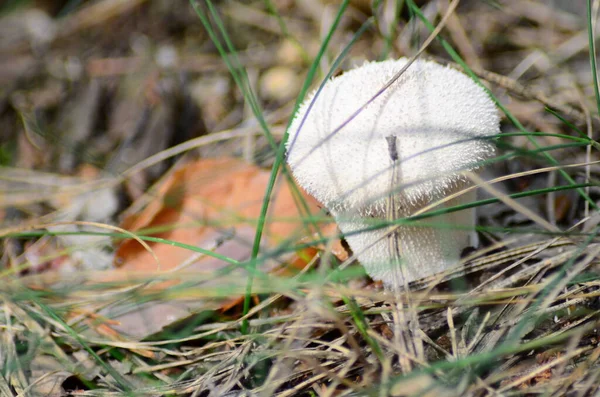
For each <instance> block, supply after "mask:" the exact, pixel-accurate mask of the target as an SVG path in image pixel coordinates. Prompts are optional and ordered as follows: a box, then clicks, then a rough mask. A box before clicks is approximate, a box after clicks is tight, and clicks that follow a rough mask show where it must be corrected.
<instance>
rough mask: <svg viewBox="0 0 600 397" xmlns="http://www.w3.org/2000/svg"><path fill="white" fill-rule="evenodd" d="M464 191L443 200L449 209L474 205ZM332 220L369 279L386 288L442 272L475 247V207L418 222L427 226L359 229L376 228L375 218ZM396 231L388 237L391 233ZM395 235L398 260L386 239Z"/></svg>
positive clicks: (339, 216)
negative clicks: (457, 195) (374, 227)
mask: <svg viewBox="0 0 600 397" xmlns="http://www.w3.org/2000/svg"><path fill="white" fill-rule="evenodd" d="M475 198H476V197H475V192H474V191H472V192H469V193H467V194H464V195H462V196H460V197H458V198H455V199H453V200H450V201H448V202H447V203H445V205H444V206H443V207H440V208H444V207H445V208H449V207H453V206H457V205H461V204H466V203H470V202H473V201H475ZM333 215H334V216H335V219H336V222H337V224H338V226H339V228H340V230H341V231H342V233H343V234H344V235H345V238H346V241H348V244H349V245H350V247H351V248H352V251H353V252H354V254H355V255H356V256H357V258H358V260H359V261H360V263H361V264H362V265H363V266H364V267H365V269H366V271H367V273H368V274H369V275H370V276H371V278H373V279H374V280H381V281H383V283H384V286H385V287H386V288H388V289H392V290H398V289H402V288H404V286H405V285H406V284H407V283H410V282H412V281H415V280H418V279H422V278H426V277H428V276H431V275H434V274H438V273H441V272H444V271H446V270H448V269H451V268H452V267H454V266H456V265H457V264H458V262H459V260H460V255H461V252H462V251H463V249H465V248H467V247H470V246H476V245H477V233H476V232H475V231H474V229H473V227H474V226H475V209H474V208H470V209H466V210H462V211H457V212H452V213H449V214H443V215H439V216H435V217H431V218H427V219H424V220H423V221H422V223H423V224H427V226H418V225H419V222H415V223H414V225H415V226H394V227H386V228H382V229H377V230H371V231H363V230H365V229H368V228H370V227H373V226H374V225H376V222H374V221H377V219H373V218H365V217H359V216H357V215H356V214H355V213H354V214H351V213H344V212H337V213H336V212H334V213H333ZM396 228H397V232H396V233H395V234H394V233H392V231H393V230H394V229H396ZM394 236H397V237H398V239H399V242H398V244H397V245H396V246H397V247H398V248H399V251H400V258H399V260H395V259H390V258H397V255H396V254H395V252H394V251H395V249H394V244H393V242H392V241H391V240H390V239H391V238H395V237H394Z"/></svg>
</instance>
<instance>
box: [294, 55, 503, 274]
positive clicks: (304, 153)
mask: <svg viewBox="0 0 600 397" xmlns="http://www.w3.org/2000/svg"><path fill="white" fill-rule="evenodd" d="M406 62H407V60H406V59H405V58H402V59H398V60H389V61H384V62H371V63H366V64H364V65H363V66H361V67H358V68H356V69H353V70H350V71H348V72H346V73H344V74H343V75H341V76H340V77H336V78H334V79H332V80H330V81H329V82H327V84H326V85H325V86H324V88H323V90H322V91H321V92H320V93H319V95H318V96H317V97H316V99H315V95H316V92H315V93H313V94H311V95H310V96H309V97H308V99H307V100H306V101H305V102H304V104H303V105H302V106H301V107H300V109H299V110H298V113H297V114H296V116H295V118H294V120H293V122H292V124H291V125H290V128H289V139H288V163H289V164H290V167H291V169H292V172H293V174H294V176H295V178H296V179H297V181H298V183H299V184H300V185H301V186H302V187H303V188H304V189H306V191H307V192H308V193H310V194H311V195H313V196H314V197H315V198H316V199H317V200H319V201H320V202H321V203H323V204H324V205H325V206H326V207H327V208H328V209H329V210H330V211H331V212H332V214H333V215H334V216H335V217H336V220H337V222H338V225H339V226H340V229H341V230H342V232H344V233H346V234H350V235H349V236H347V240H348V242H349V243H350V246H351V247H352V249H353V251H355V253H356V254H357V255H358V258H359V260H360V261H361V262H362V263H363V265H365V267H366V269H367V271H368V272H369V274H370V275H371V276H372V277H373V278H375V279H382V280H383V281H384V283H386V284H387V285H392V286H393V285H395V284H396V282H394V281H391V279H389V277H388V276H389V275H390V273H394V272H396V270H397V269H394V268H393V267H392V268H390V266H393V265H391V263H392V262H393V261H391V260H390V256H389V248H387V247H388V246H389V244H388V243H387V242H386V241H384V242H383V244H384V245H385V247H384V246H383V245H379V244H378V243H377V242H376V240H377V239H379V240H381V238H382V237H385V235H386V233H387V232H388V230H386V229H381V230H377V231H371V232H368V233H359V234H356V233H355V232H358V231H359V230H361V229H364V228H365V227H367V226H368V225H367V224H368V221H367V220H366V219H365V218H377V219H385V218H386V216H387V215H386V214H385V210H386V203H387V200H388V199H387V197H388V196H389V193H390V190H391V186H392V183H391V181H392V178H393V175H394V173H393V171H392V170H394V169H395V171H394V172H395V175H397V177H396V181H399V184H396V185H395V186H394V187H393V190H394V194H393V196H394V200H395V203H396V205H397V206H398V208H397V210H396V211H397V214H400V215H401V216H409V215H411V214H413V213H414V212H415V211H416V210H418V209H420V208H422V207H424V206H425V205H427V204H429V203H431V202H434V201H437V200H439V199H440V198H442V197H445V196H447V195H449V194H451V193H454V192H456V191H458V190H460V189H462V188H463V187H465V186H467V185H468V181H467V180H466V178H465V177H464V176H461V175H460V174H459V173H458V172H459V171H462V170H474V169H475V168H477V166H478V165H479V163H480V162H481V161H483V160H485V159H487V158H489V157H491V156H492V155H493V154H494V144H493V142H491V140H490V139H489V138H490V137H493V136H495V135H497V134H499V132H500V130H499V117H498V112H497V110H496V107H495V105H494V103H493V102H492V101H491V100H490V98H489V97H488V95H487V93H486V92H485V91H484V90H483V89H482V88H481V87H480V86H478V85H477V84H476V83H475V82H473V80H471V79H470V78H469V77H467V76H465V75H464V74H462V73H460V72H458V71H456V70H453V69H450V68H447V67H444V66H441V65H439V64H437V63H435V62H427V61H419V60H417V61H415V62H414V63H413V64H412V65H411V66H410V67H409V68H408V69H407V70H406V71H405V72H404V73H403V74H402V76H401V77H400V78H399V79H398V80H397V81H395V82H394V83H393V84H392V85H391V86H390V87H389V88H388V89H387V90H385V91H384V92H383V94H382V95H380V96H379V97H377V98H376V99H375V100H373V101H372V102H371V103H370V104H369V105H368V106H367V107H366V108H364V109H363V110H362V111H361V112H360V113H358V115H356V117H354V118H351V116H352V115H353V114H354V113H355V112H356V111H357V110H358V109H359V108H360V107H361V106H363V105H364V104H365V103H367V102H368V101H370V100H371V99H372V98H373V96H374V95H375V94H376V93H377V92H378V91H379V90H380V89H381V87H383V86H384V85H385V84H386V83H387V82H388V81H389V80H390V79H391V78H392V77H393V76H394V75H395V74H396V73H397V72H398V71H399V70H400V69H402V67H403V66H404V65H405V64H406ZM313 100H314V103H313V104H312V105H311V102H312V101H313ZM340 126H343V127H342V128H341V129H339V131H337V132H336V133H335V134H333V135H332V133H333V132H334V131H335V130H336V129H338V128H339V127H340ZM394 136H395V137H396V149H397V153H398V160H397V161H395V162H394V161H393V160H392V159H391V157H390V146H389V144H388V141H387V140H386V138H388V137H394ZM465 199H466V198H463V200H465ZM472 199H473V198H472V197H471V200H472ZM459 201H460V200H459ZM466 202H468V201H466ZM459 203H460V202H459ZM453 204H454V205H456V204H457V202H454V203H453ZM462 212H463V211H461V213H462ZM464 212H465V214H462V215H460V214H459V215H458V216H457V214H450V215H446V216H445V217H444V219H440V218H433V219H430V221H432V222H440V223H447V222H455V221H457V220H458V221H461V220H462V221H464V222H463V223H462V224H463V225H465V224H466V225H467V226H469V225H470V226H472V225H473V222H474V217H473V214H472V211H464ZM467 213H468V214H467ZM371 225H372V223H371ZM411 230H412V232H411ZM415 230H416V231H417V233H415ZM444 230H445V229H435V228H424V227H402V228H401V231H400V233H399V235H400V237H401V241H400V244H401V246H402V248H403V255H404V257H403V258H402V261H403V262H406V264H407V266H408V267H410V268H412V271H411V270H410V269H409V270H408V271H407V270H406V269H404V274H406V277H407V278H408V281H412V280H414V279H416V278H420V277H424V276H427V275H430V274H433V273H436V272H439V271H441V270H444V269H446V268H448V267H449V266H450V265H451V264H452V263H455V262H456V261H457V260H458V257H459V255H460V251H461V250H462V248H464V247H466V246H468V245H469V240H472V236H471V234H472V233H467V232H457V231H456V230H448V229H446V231H445V232H444ZM351 232H352V233H355V234H351ZM419 233H421V234H422V235H419ZM444 233H445V234H446V235H444ZM383 240H385V238H384V239H383ZM412 240H419V241H415V242H414V243H413V242H411V241H412ZM415 244H416V245H415ZM460 245H462V247H459V246H460ZM384 251H385V252H384ZM396 267H397V265H396Z"/></svg>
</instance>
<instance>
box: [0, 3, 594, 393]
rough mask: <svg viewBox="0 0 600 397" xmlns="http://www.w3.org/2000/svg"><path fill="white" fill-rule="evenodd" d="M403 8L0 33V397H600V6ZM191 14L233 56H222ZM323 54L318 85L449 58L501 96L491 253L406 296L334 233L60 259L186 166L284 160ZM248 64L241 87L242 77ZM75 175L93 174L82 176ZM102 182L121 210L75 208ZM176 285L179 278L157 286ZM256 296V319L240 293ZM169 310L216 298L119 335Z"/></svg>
mask: <svg viewBox="0 0 600 397" xmlns="http://www.w3.org/2000/svg"><path fill="white" fill-rule="evenodd" d="M16 3H18V2H16ZM167 3H168V2H167ZM410 3H411V2H406V4H405V2H398V3H397V4H403V7H402V9H401V10H400V12H399V13H397V14H394V12H395V8H394V6H393V5H394V4H396V3H395V2H392V1H390V2H381V4H380V5H379V7H378V8H377V9H376V10H374V11H373V9H372V8H371V5H370V2H367V1H360V0H357V1H353V2H350V4H349V5H348V7H347V8H345V9H344V12H343V13H341V14H339V15H341V17H340V19H339V24H337V25H336V27H335V29H330V28H331V26H332V25H333V24H334V23H336V22H335V21H336V16H337V15H338V14H337V13H338V10H340V9H341V8H339V6H338V5H335V4H332V3H329V2H325V1H308V0H298V1H272V2H249V3H243V4H242V3H237V2H223V3H219V4H215V5H214V12H212V11H211V7H209V6H208V4H209V3H205V2H195V3H194V4H196V9H197V11H198V13H199V15H196V14H195V13H194V11H193V9H192V7H191V6H190V4H188V3H187V2H185V1H180V2H177V4H176V6H175V5H174V4H170V3H169V4H166V3H162V2H143V1H137V2H122V1H111V0H103V1H98V2H96V3H94V4H95V5H88V4H87V3H85V4H84V5H83V6H82V8H80V9H79V10H77V11H74V12H67V11H68V8H66V9H63V10H65V12H64V13H65V15H64V16H63V17H62V18H60V19H59V18H58V17H57V16H56V15H57V12H58V11H59V10H57V7H58V9H60V8H61V7H63V6H65V5H64V4H63V2H52V1H47V2H42V1H40V2H39V3H35V5H36V6H37V7H39V8H40V9H44V10H45V12H46V14H44V15H46V16H48V15H50V16H52V17H51V18H50V17H49V18H50V19H48V20H49V21H50V22H49V23H50V26H53V28H52V31H54V34H53V36H52V37H49V38H48V39H43V40H42V39H40V37H37V36H35V35H27V34H23V35H20V36H19V35H17V36H11V38H10V40H9V39H6V40H4V39H0V51H1V53H2V56H1V57H0V59H1V60H0V64H1V65H0V82H1V84H0V86H1V87H3V88H2V89H0V160H1V161H2V162H3V163H2V164H3V165H4V167H3V168H2V169H1V170H0V189H2V190H1V192H2V194H1V195H0V216H2V219H3V223H2V225H1V226H0V227H1V228H0V237H2V247H3V248H2V259H1V262H0V266H2V267H0V277H2V281H1V282H0V395H1V396H3V397H4V396H17V395H18V396H30V395H31V396H37V395H51V396H60V395H77V396H123V395H129V396H142V395H143V396H146V395H147V396H162V395H190V396H244V395H246V396H255V395H256V396H270V395H276V396H343V395H372V396H385V395H393V396H409V395H412V396H435V395H444V396H499V395H507V396H508V395H548V396H563V395H568V396H587V395H595V394H596V393H597V392H598V377H599V375H600V367H599V366H598V358H599V356H600V347H599V341H598V334H597V328H598V321H599V314H600V304H599V302H600V301H599V299H600V298H599V296H600V288H599V286H600V276H599V275H600V270H599V267H598V266H599V261H598V256H599V254H600V245H599V242H598V237H597V234H598V232H600V229H599V221H600V218H599V217H598V211H597V210H598V208H597V205H598V204H597V202H598V198H599V197H600V190H598V183H597V180H598V179H597V178H598V175H599V173H600V167H598V161H600V158H599V157H598V154H597V149H598V147H599V146H598V144H597V142H596V141H595V139H596V137H597V134H596V129H597V127H598V112H597V106H596V103H597V101H596V98H595V88H594V84H595V82H594V80H593V78H592V74H591V73H590V66H589V65H590V61H589V51H590V47H591V46H590V44H589V42H588V40H587V37H588V33H587V29H588V24H587V21H588V18H587V17H586V15H585V12H586V9H585V7H584V6H583V5H581V6H580V5H579V2H567V1H562V0H555V1H554V2H552V3H553V4H552V5H549V4H548V2H545V1H533V0H531V1H530V0H527V1H523V0H506V1H499V2H478V1H463V2H460V4H458V2H457V1H454V2H447V1H420V2H418V4H419V6H420V7H421V10H422V11H423V14H424V16H425V17H426V18H427V19H428V20H429V21H431V22H432V24H433V27H437V28H438V29H437V30H433V29H429V28H427V26H426V25H425V24H424V23H423V21H421V20H420V19H419V17H418V16H416V15H415V14H414V12H412V11H409V9H410V8H411V6H410ZM598 3H599V2H597V1H596V2H593V4H592V12H593V13H596V12H597V8H598ZM211 4H212V3H211ZM456 5H458V7H457V8H456V10H454V11H453V10H452V7H453V6H456ZM274 10H277V13H275V12H274ZM594 15H596V14H594ZM38 16H39V15H38ZM13 17H14V20H15V21H16V22H14V23H17V25H14V26H26V24H27V23H29V22H31V21H32V20H33V21H36V20H35V19H32V18H35V16H32V14H26V13H24V14H18V13H16V11H10V12H8V13H6V14H5V15H4V16H3V18H13ZM199 17H205V18H206V21H208V24H209V26H211V29H212V30H209V31H210V32H211V33H213V34H214V35H215V36H216V37H217V41H218V42H219V43H222V44H223V45H226V40H225V37H224V36H223V32H225V33H226V34H227V37H228V38H229V39H230V40H231V44H232V45H233V47H235V49H236V51H237V52H236V53H234V54H232V53H230V52H228V55H227V56H222V55H219V52H218V50H217V48H216V46H215V42H214V40H213V39H214V37H213V38H211V37H210V35H209V34H208V31H207V30H205V29H203V28H201V26H202V24H201V22H200V18H199ZM217 17H218V18H221V19H222V21H223V28H224V29H223V31H220V28H219V19H218V18H217ZM592 20H593V21H594V23H595V19H594V18H592ZM4 21H6V20H4ZM37 21H38V23H39V20H37ZM18 23H21V24H25V25H18ZM0 25H2V22H0ZM5 26H7V25H5ZM363 28H364V32H363V34H362V35H360V36H355V35H356V33H357V32H359V31H360V30H361V29H363ZM1 29H2V28H1V27H0V31H1ZM13 31H14V30H13ZM17 31H18V29H17ZM432 31H433V33H432ZM0 35H1V34H0ZM5 37H8V36H5ZM428 38H430V39H428ZM440 38H442V39H444V40H446V42H445V43H446V44H444V42H442V41H440V40H439V39H440ZM353 39H354V41H353V42H352V45H351V46H349V47H347V45H348V44H349V43H350V42H351V41H352V40H353ZM326 41H329V45H328V46H327V48H326V50H325V52H324V56H323V58H322V59H321V60H320V62H319V63H318V68H317V76H316V77H315V82H314V84H313V86H315V84H317V83H318V82H319V81H320V80H321V79H322V78H324V76H326V75H327V73H329V72H330V71H331V70H332V68H333V69H334V72H336V73H337V72H338V71H339V70H341V69H346V68H348V67H350V66H352V65H355V64H359V63H360V62H361V61H362V60H366V59H381V58H386V57H399V56H409V57H410V56H415V55H417V54H418V53H419V51H420V50H422V51H423V55H422V56H426V57H432V58H434V59H436V60H438V61H439V62H442V63H448V64H450V65H451V66H453V67H457V68H459V69H461V70H464V65H461V62H457V59H453V58H452V56H451V55H452V54H451V53H449V52H448V48H450V49H454V50H455V51H456V53H457V54H458V55H459V56H460V58H461V59H462V60H464V64H466V65H467V66H468V68H469V69H470V70H471V71H472V72H473V75H474V76H477V77H478V78H479V79H481V81H482V83H484V84H485V85H486V87H488V88H489V89H490V90H491V92H492V93H493V95H494V96H495V97H496V98H497V99H498V101H499V104H500V105H502V106H503V107H504V110H505V114H504V118H503V124H502V131H503V133H504V135H503V136H502V137H500V138H499V140H498V146H499V148H500V150H499V156H498V158H497V159H495V161H494V162H492V163H491V164H489V165H488V166H487V167H486V168H485V171H484V173H483V179H481V178H480V177H478V176H476V175H472V178H473V180H474V182H475V184H476V185H477V186H478V187H477V188H478V189H479V191H480V193H481V194H480V195H481V200H480V201H479V202H478V203H477V205H478V224H479V226H478V231H479V233H480V236H481V239H482V246H481V247H480V248H479V249H478V250H477V251H474V252H473V253H470V254H469V255H467V256H465V257H464V258H463V260H462V262H461V264H460V266H458V267H457V268H456V269H454V270H452V271H450V272H447V273H446V274H441V275H436V276H434V277H431V278H430V279H427V280H420V281H418V282H415V283H413V284H412V285H411V289H410V291H405V292H403V293H398V294H395V295H394V294H390V293H386V292H383V291H382V290H381V288H380V287H379V286H378V285H377V284H374V283H372V282H369V281H368V280H367V279H366V277H364V275H362V273H361V270H360V267H359V265H358V264H357V263H356V262H355V261H354V260H353V258H352V257H350V258H349V259H347V260H345V261H344V260H340V259H339V258H340V256H339V255H338V256H336V253H335V252H333V248H332V246H333V244H334V243H335V239H330V240H326V241H314V242H312V241H308V242H307V240H303V241H302V242H297V241H291V242H289V244H288V243H282V244H280V245H279V246H276V247H271V248H269V249H263V250H261V251H260V252H258V255H256V256H254V257H253V255H252V254H251V252H248V253H247V255H246V256H245V257H244V258H243V259H242V260H239V261H237V262H234V263H235V264H232V265H231V268H227V270H226V271H213V272H209V271H207V272H193V271H186V269H181V270H179V271H173V272H167V273H163V274H161V275H148V274H136V275H134V276H132V275H125V274H124V273H107V271H106V270H103V268H102V267H101V266H100V265H96V263H100V264H105V262H102V261H101V260H100V259H99V258H101V257H102V255H103V254H101V253H98V254H97V256H96V257H94V258H95V260H96V259H97V262H96V261H94V263H83V264H82V263H81V262H79V263H78V264H77V265H72V266H73V268H72V269H71V268H68V267H65V266H64V265H62V267H61V263H62V262H61V263H58V264H57V262H60V261H64V260H65V259H64V258H72V257H74V255H73V253H74V252H76V251H77V250H78V249H79V248H80V247H79V248H77V247H75V246H73V245H69V244H66V243H65V241H66V240H65V238H66V237H67V236H69V235H71V234H74V235H75V236H76V237H77V236H79V237H86V236H90V235H94V236H96V237H98V238H103V239H104V240H93V241H91V242H90V241H88V240H85V241H84V240H78V242H77V243H76V244H89V245H90V246H93V247H97V244H100V245H102V244H104V245H106V246H108V247H110V248H111V249H112V248H114V246H115V245H116V243H117V242H118V241H120V239H122V238H126V237H131V235H130V234H128V233H129V232H128V231H123V230H119V229H118V228H116V227H115V225H116V224H118V222H117V221H118V220H119V219H120V217H121V216H124V215H129V214H134V213H137V212H139V211H140V210H141V208H142V207H144V206H145V205H146V204H147V203H148V202H150V201H152V200H153V199H154V198H155V195H154V192H155V191H156V190H155V189H154V188H153V187H152V186H153V183H154V182H156V181H157V180H160V179H161V178H165V177H166V176H168V175H169V173H170V172H171V170H172V166H173V165H179V164H181V163H182V162H184V161H185V160H186V159H189V158H190V157H192V156H200V157H219V156H226V155H235V156H238V157H243V158H244V159H246V161H248V162H253V163H257V164H260V165H261V166H263V167H265V168H269V167H271V166H272V165H273V163H274V162H275V164H277V163H278V161H280V160H281V152H279V155H278V154H277V153H278V152H277V148H278V145H279V144H280V142H281V139H282V137H283V136H284V131H285V128H286V124H287V122H288V120H289V117H290V116H291V114H292V112H293V109H294V105H293V104H294V102H295V100H296V98H297V97H298V95H300V94H301V92H302V90H301V82H302V81H303V78H304V77H305V76H306V75H307V73H308V70H309V68H310V65H311V62H312V61H313V60H314V59H315V58H316V57H317V55H318V50H319V47H320V46H321V45H322V44H323V43H324V42H326ZM445 46H446V47H445ZM344 49H347V54H346V56H345V57H344V58H343V60H342V62H341V63H340V65H339V68H337V69H336V68H334V66H335V59H336V57H337V56H338V55H339V54H340V53H342V51H343V50H344ZM173 51H174V53H175V55H176V56H173ZM228 62H233V68H229V69H228V65H227V63H228ZM238 66H241V67H243V68H244V70H245V73H239V74H238V75H237V79H238V80H239V81H238V83H239V82H240V81H241V83H242V87H243V89H240V88H239V87H237V86H236V81H234V80H235V78H233V77H232V75H231V74H230V72H231V71H232V70H233V72H234V75H235V73H238V72H239V71H240V70H241V69H239V68H238ZM250 92H253V93H255V95H256V98H255V100H256V103H252V101H251V99H252V98H251V95H250ZM546 109H550V111H549V110H546ZM257 116H259V117H257ZM260 118H263V119H264V120H265V122H264V124H261V123H260V122H257V119H259V120H260ZM131 131H136V132H135V133H131ZM267 132H268V133H267ZM528 132H542V134H537V135H536V134H528ZM577 139H578V140H577ZM272 145H274V147H273V146H272ZM544 149H545V150H544ZM182 154H183V157H177V156H181V155H182ZM82 164H94V165H95V166H97V167H98V168H99V169H100V170H101V171H102V173H101V174H100V176H101V177H98V178H93V179H91V180H90V179H86V178H85V175H83V176H82V174H81V173H79V172H78V171H77V170H78V167H80V166H81V165H82ZM165 175H166V176H165ZM271 187H272V186H271ZM90 191H93V192H100V191H102V192H106V191H108V192H113V193H114V192H118V193H119V195H120V201H118V202H117V204H115V205H116V207H115V209H114V213H111V214H108V216H106V219H103V220H98V222H94V221H95V219H86V218H85V217H84V218H83V219H82V217H81V213H79V214H78V215H76V216H71V215H69V214H70V212H69V208H71V207H70V205H71V203H73V202H77V200H78V198H80V197H83V196H85V195H86V194H88V193H89V192H90ZM86 197H87V196H86ZM449 199H450V198H449ZM125 204H133V205H132V206H131V207H129V208H127V207H126V205H125ZM438 204H439V203H438ZM435 209H436V208H435V206H432V207H431V208H427V209H425V210H424V211H422V212H423V213H424V214H425V215H427V214H428V213H429V214H431V211H434V210H435ZM415 215H423V214H415ZM253 225H254V227H256V228H257V229H260V226H256V225H260V219H259V220H255V222H254V224H253ZM67 226H69V227H72V228H70V229H66V228H65V227H67ZM90 226H101V227H102V229H99V228H96V229H93V230H92V229H85V228H84V227H90ZM90 230H91V231H90ZM138 237H139V238H142V239H144V238H145V236H143V235H142V236H138ZM61 239H62V240H61ZM82 241H83V242H82ZM144 244H145V243H144ZM299 244H304V245H309V246H313V247H317V248H318V249H319V253H318V255H317V256H315V257H313V258H309V259H308V260H307V261H306V262H305V266H304V268H303V269H302V270H301V271H299V272H298V273H297V274H295V275H294V276H284V275H283V274H279V273H263V272H260V271H258V270H257V271H252V269H253V266H256V264H257V263H258V264H260V263H263V262H267V261H269V260H275V261H277V262H279V263H287V262H290V258H295V257H294V255H295V252H296V251H300V246H299ZM49 246H51V247H53V249H50V250H49V249H48V247H49ZM147 248H148V249H150V250H151V249H152V248H151V247H150V246H147ZM211 249H212V248H211ZM211 249H207V250H206V252H205V251H202V252H200V253H199V254H198V255H202V256H210V254H211V252H210V251H211ZM100 251H102V252H104V254H106V253H107V252H108V251H107V249H106V248H103V249H101V250H100ZM67 262H69V263H70V260H67ZM232 262H233V261H232ZM40 263H43V264H46V265H45V266H46V267H49V269H48V268H40V266H39V264H40ZM48 263H52V264H53V265H51V266H47V264H48ZM239 267H244V268H246V269H250V274H252V275H253V277H254V282H253V284H252V294H248V295H247V285H248V284H247V277H246V276H244V277H240V276H239V273H234V272H233V271H231V272H230V271H229V270H231V269H233V268H239ZM107 274H110V275H108V276H107ZM173 280H185V282H184V283H179V284H174V283H165V282H168V281H173ZM245 295H247V296H248V298H250V299H249V300H248V303H250V306H249V311H248V312H247V313H245V314H244V307H243V303H241V300H238V301H233V302H232V300H231V298H232V297H244V296H245ZM156 302H158V303H161V304H164V305H165V306H164V308H165V309H164V310H165V313H170V312H169V310H168V307H169V306H174V307H175V306H181V307H187V306H185V305H186V304H187V303H189V302H196V303H197V302H202V305H199V306H196V307H195V309H194V310H193V311H192V312H190V313H189V314H188V315H186V316H183V317H182V318H179V319H178V321H176V322H175V323H173V324H171V325H170V326H169V327H167V328H166V329H163V330H160V331H156V332H150V333H148V334H146V335H144V336H143V337H136V336H134V335H132V334H127V333H123V332H119V331H116V329H117V328H118V327H116V325H117V323H116V320H114V319H115V318H119V319H122V318H123V316H127V315H129V316H132V318H135V319H136V320H135V321H136V322H137V323H138V325H141V326H142V327H143V325H144V324H143V323H144V322H145V321H147V322H152V321H153V319H152V318H150V317H144V316H145V312H144V308H145V307H146V306H145V305H146V304H152V303H156Z"/></svg>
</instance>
